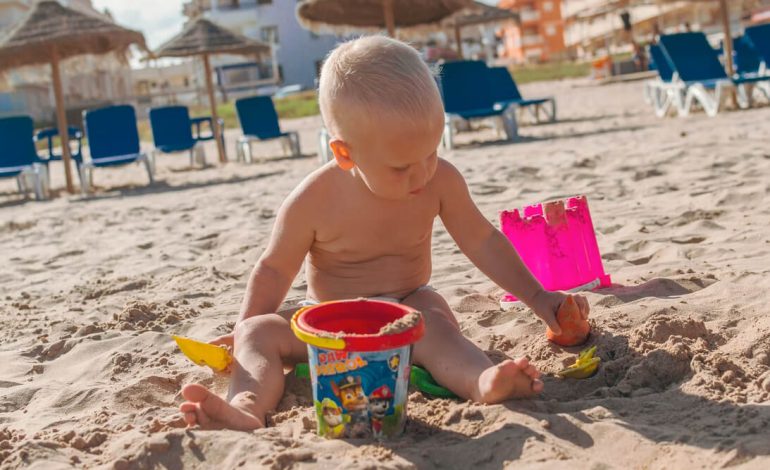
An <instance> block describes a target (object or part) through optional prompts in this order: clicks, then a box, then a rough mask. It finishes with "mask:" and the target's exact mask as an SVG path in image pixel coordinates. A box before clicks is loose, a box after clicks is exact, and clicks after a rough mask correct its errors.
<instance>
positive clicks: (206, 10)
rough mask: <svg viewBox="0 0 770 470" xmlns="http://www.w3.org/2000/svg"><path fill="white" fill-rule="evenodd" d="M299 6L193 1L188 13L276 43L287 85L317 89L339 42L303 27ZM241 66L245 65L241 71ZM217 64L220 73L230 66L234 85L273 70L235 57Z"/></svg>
mask: <svg viewBox="0 0 770 470" xmlns="http://www.w3.org/2000/svg"><path fill="white" fill-rule="evenodd" d="M296 6H297V1H296V0H192V1H190V2H188V3H186V4H185V5H184V13H185V15H187V16H188V17H190V18H193V17H195V16H196V15H199V14H202V15H204V16H205V17H207V18H209V19H211V20H212V21H214V22H216V23H218V24H220V25H222V26H224V27H225V28H229V29H231V30H233V31H238V32H240V33H241V34H243V35H245V36H248V37H251V38H255V39H257V40H260V41H264V42H273V43H275V46H276V56H277V62H278V64H279V73H280V75H281V78H282V82H283V85H295V84H296V85H300V86H302V88H313V87H315V85H316V78H317V76H318V72H319V71H320V66H321V64H322V62H323V60H324V58H325V57H326V55H327V54H328V53H329V51H330V50H331V49H332V48H334V45H335V44H336V43H337V41H338V39H337V38H336V37H334V36H330V35H316V34H313V33H311V32H310V31H308V30H306V29H304V28H303V27H302V26H300V24H299V22H298V21H297V18H296V16H295V13H294V11H295V8H296ZM249 63H251V65H252V67H251V69H250V70H249V67H248V64H249ZM238 64H241V65H244V67H243V69H242V70H240V71H238ZM215 65H216V66H220V67H219V70H220V74H221V73H222V72H221V70H223V69H222V68H221V66H223V65H224V66H226V68H225V69H224V70H226V72H225V73H227V75H228V78H230V80H229V82H230V84H231V85H232V83H233V82H248V81H253V80H257V79H261V78H265V76H266V75H269V74H270V69H271V68H270V67H269V66H265V67H262V68H257V67H256V65H255V64H254V63H253V61H250V60H249V59H248V58H244V57H232V56H227V57H225V56H220V57H218V58H217V59H216V61H215ZM238 75H240V77H239V76H238Z"/></svg>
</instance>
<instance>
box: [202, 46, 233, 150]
mask: <svg viewBox="0 0 770 470" xmlns="http://www.w3.org/2000/svg"><path fill="white" fill-rule="evenodd" d="M203 69H204V74H205V75H206V89H207V90H208V93H209V105H211V130H212V131H213V132H214V141H216V143H217V152H218V153H219V161H220V162H221V163H225V162H227V155H225V146H224V143H223V142H222V139H221V137H222V135H221V131H220V129H219V116H217V100H216V97H215V96H214V84H213V83H212V82H211V64H209V55H208V54H203Z"/></svg>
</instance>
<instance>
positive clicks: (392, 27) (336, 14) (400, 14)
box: [297, 0, 473, 37]
mask: <svg viewBox="0 0 770 470" xmlns="http://www.w3.org/2000/svg"><path fill="white" fill-rule="evenodd" d="M472 4H473V1H472V0H303V1H302V2H300V3H299V4H298V5H297V18H298V19H299V22H300V24H301V25H302V26H303V27H305V28H306V29H309V30H310V31H313V32H315V33H329V34H335V35H346V34H354V33H372V32H378V31H381V30H382V29H386V30H387V31H388V35H389V36H391V37H394V36H395V34H396V28H421V27H423V28H424V27H426V26H428V25H434V26H438V24H439V23H440V22H441V20H443V19H445V18H447V17H448V16H450V15H451V14H452V13H455V12H457V11H459V10H462V9H463V8H466V7H469V6H471V5H472Z"/></svg>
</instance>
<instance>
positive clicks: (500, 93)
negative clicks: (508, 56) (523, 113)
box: [489, 67, 556, 122]
mask: <svg viewBox="0 0 770 470" xmlns="http://www.w3.org/2000/svg"><path fill="white" fill-rule="evenodd" d="M489 87H490V89H491V90H492V96H493V98H494V100H495V102H496V103H498V104H501V105H503V106H505V105H516V106H518V107H519V108H522V109H527V110H529V111H530V113H531V114H532V117H533V118H534V119H535V122H542V121H541V120H540V112H541V111H542V112H543V114H544V115H545V118H546V119H547V120H548V121H549V122H554V121H556V100H555V99H554V98H553V97H550V96H549V97H547V98H533V99H524V98H523V97H522V96H521V93H520V92H519V87H518V86H517V85H516V81H515V80H514V79H513V77H512V76H511V73H510V72H509V71H508V69H507V68H505V67H489Z"/></svg>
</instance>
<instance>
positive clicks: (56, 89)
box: [51, 46, 75, 193]
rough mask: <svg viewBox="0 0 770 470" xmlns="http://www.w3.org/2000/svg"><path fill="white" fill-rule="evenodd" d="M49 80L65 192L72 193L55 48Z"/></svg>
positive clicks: (68, 144) (70, 158) (68, 142)
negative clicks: (64, 179)
mask: <svg viewBox="0 0 770 470" xmlns="http://www.w3.org/2000/svg"><path fill="white" fill-rule="evenodd" d="M51 78H52V81H53V96H54V99H55V100H56V124H57V125H58V127H59V138H60V139H61V155H62V162H63V163H64V176H65V178H66V179H67V192H69V193H74V192H75V188H74V187H73V185H72V167H71V165H70V161H72V156H71V155H70V139H69V132H68V131H67V113H65V112H64V94H63V93H62V86H61V71H60V70H59V51H58V50H57V49H56V46H54V47H52V48H51Z"/></svg>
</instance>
